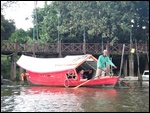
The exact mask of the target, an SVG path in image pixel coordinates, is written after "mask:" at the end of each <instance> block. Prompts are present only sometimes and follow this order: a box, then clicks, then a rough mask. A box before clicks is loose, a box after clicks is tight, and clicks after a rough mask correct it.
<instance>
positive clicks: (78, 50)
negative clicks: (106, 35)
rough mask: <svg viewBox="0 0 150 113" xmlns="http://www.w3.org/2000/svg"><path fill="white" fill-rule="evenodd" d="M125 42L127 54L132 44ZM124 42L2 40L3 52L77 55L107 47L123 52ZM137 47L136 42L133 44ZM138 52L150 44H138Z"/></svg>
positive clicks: (100, 51) (7, 53) (143, 51)
mask: <svg viewBox="0 0 150 113" xmlns="http://www.w3.org/2000/svg"><path fill="white" fill-rule="evenodd" d="M124 44H125V51H124V53H125V54H129V53H130V44H129V43H124ZM122 47H123V43H115V44H114V45H110V44H109V43H104V44H103V46H102V44H101V43H61V42H60V43H45V44H38V43H36V42H34V43H32V44H29V43H25V44H20V43H18V42H14V43H10V42H8V41H2V42H1V54H4V55H9V54H12V53H14V52H16V54H17V55H21V54H29V55H55V56H57V55H71V54H72V55H75V54H93V55H99V54H101V53H102V50H103V49H107V50H108V51H109V54H118V55H121V53H122ZM132 47H133V48H136V46H135V44H133V45H132ZM137 50H138V52H142V53H146V52H147V51H149V45H146V44H137Z"/></svg>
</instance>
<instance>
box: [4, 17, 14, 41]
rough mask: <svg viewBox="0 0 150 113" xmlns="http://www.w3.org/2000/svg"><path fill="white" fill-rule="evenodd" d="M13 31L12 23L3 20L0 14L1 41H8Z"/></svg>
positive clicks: (11, 21)
mask: <svg viewBox="0 0 150 113" xmlns="http://www.w3.org/2000/svg"><path fill="white" fill-rule="evenodd" d="M15 29H16V27H15V23H14V21H13V20H7V19H5V18H4V15H2V14H1V39H2V40H8V39H9V37H10V36H11V34H12V33H13V32H14V31H15Z"/></svg>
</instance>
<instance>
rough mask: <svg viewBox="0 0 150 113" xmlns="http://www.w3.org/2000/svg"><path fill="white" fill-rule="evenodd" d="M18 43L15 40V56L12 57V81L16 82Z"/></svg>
mask: <svg viewBox="0 0 150 113" xmlns="http://www.w3.org/2000/svg"><path fill="white" fill-rule="evenodd" d="M17 50H18V43H17V41H16V40H15V44H14V55H13V56H12V57H11V80H12V81H15V80H16V57H17Z"/></svg>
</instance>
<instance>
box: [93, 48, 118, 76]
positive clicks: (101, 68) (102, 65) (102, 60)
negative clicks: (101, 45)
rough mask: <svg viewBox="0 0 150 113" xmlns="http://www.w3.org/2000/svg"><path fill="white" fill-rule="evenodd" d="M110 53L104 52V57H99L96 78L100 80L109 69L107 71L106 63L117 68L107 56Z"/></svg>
mask: <svg viewBox="0 0 150 113" xmlns="http://www.w3.org/2000/svg"><path fill="white" fill-rule="evenodd" d="M107 53H108V51H107V50H104V51H103V55H100V56H99V57H98V61H97V70H96V76H95V78H97V77H98V78H100V76H101V75H102V73H103V74H105V73H106V71H107V69H106V62H108V63H109V64H110V65H111V66H113V67H114V68H117V67H116V66H115V65H114V64H113V63H112V61H111V60H110V59H109V57H108V56H107Z"/></svg>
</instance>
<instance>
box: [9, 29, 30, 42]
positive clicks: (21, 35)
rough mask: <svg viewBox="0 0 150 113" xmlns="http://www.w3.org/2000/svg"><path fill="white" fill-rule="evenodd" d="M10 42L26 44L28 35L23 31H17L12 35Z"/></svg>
mask: <svg viewBox="0 0 150 113" xmlns="http://www.w3.org/2000/svg"><path fill="white" fill-rule="evenodd" d="M9 40H10V42H15V40H16V41H17V42H18V43H26V42H27V40H28V38H27V33H26V32H25V31H24V30H23V29H17V30H16V31H15V32H14V33H12V35H11V37H10V38H9Z"/></svg>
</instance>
